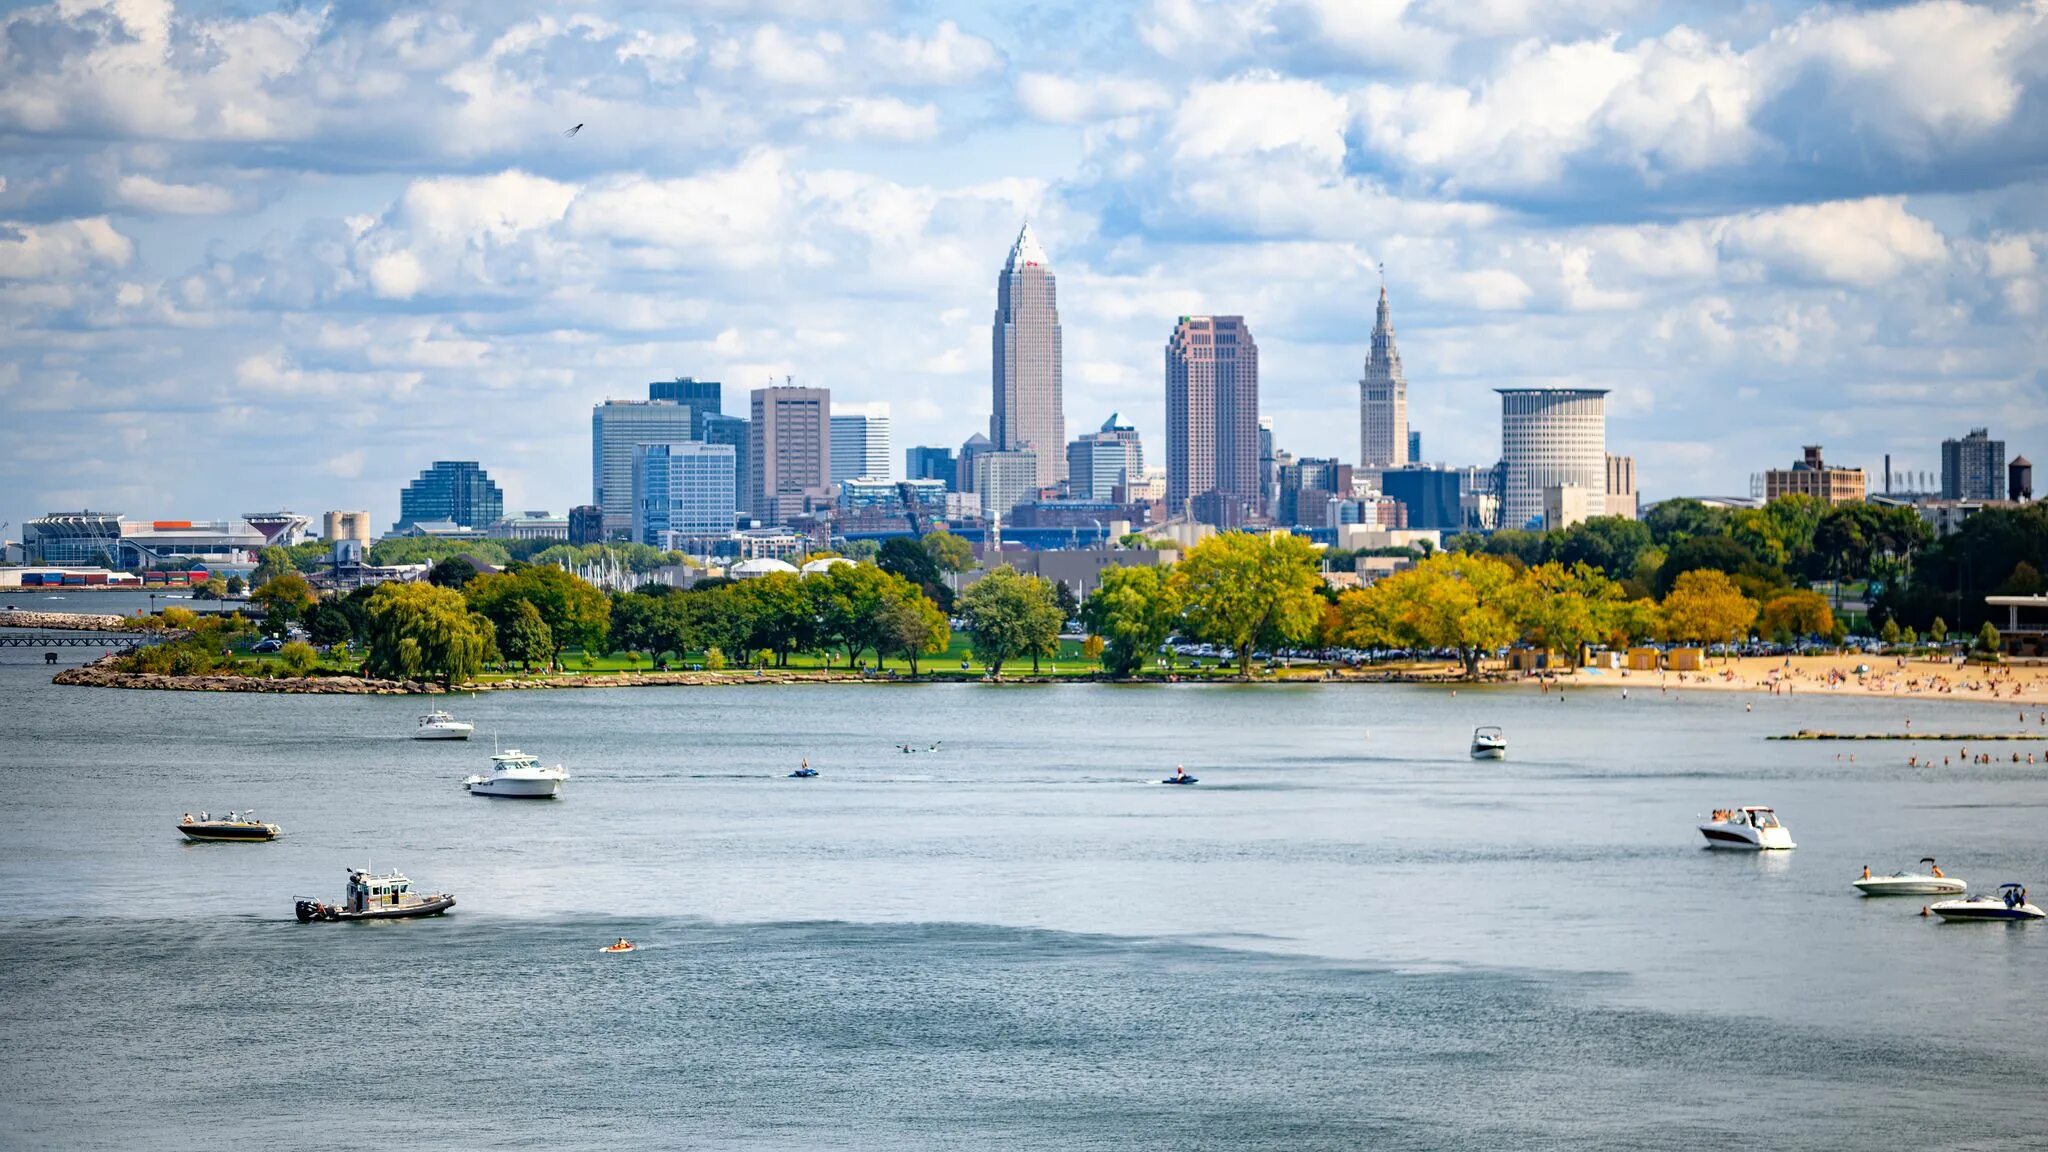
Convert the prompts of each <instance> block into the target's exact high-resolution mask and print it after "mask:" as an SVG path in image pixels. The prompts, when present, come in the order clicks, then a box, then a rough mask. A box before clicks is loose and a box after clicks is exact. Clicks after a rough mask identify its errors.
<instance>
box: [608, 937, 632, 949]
mask: <svg viewBox="0 0 2048 1152" xmlns="http://www.w3.org/2000/svg"><path fill="white" fill-rule="evenodd" d="M632 946H633V943H632V941H630V940H628V939H626V938H625V937H624V936H621V937H619V942H618V943H617V944H614V945H612V947H614V948H617V949H618V950H619V951H621V952H624V951H625V950H626V949H628V948H631V947H632Z"/></svg>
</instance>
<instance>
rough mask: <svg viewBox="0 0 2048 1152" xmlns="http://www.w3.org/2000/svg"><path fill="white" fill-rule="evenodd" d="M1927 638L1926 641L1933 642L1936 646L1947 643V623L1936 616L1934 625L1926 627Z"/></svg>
mask: <svg viewBox="0 0 2048 1152" xmlns="http://www.w3.org/2000/svg"><path fill="white" fill-rule="evenodd" d="M1927 636H1928V639H1930V640H1933V641H1934V642H1935V643H1936V644H1946V643H1948V621H1946V620H1943V619H1942V618H1941V617H1939V616H1936V617H1935V618H1934V623H1933V624H1932V625H1929V626H1928V629H1927Z"/></svg>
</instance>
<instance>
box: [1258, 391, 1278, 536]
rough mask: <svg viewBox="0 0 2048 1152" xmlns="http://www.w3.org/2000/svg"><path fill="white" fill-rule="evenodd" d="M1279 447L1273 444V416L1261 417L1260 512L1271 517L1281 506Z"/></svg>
mask: <svg viewBox="0 0 2048 1152" xmlns="http://www.w3.org/2000/svg"><path fill="white" fill-rule="evenodd" d="M1277 457H1278V449H1277V448H1276V447H1275V446H1274V444H1273V418H1272V417H1271V416H1261V417H1259V514H1260V515H1261V516H1267V517H1270V516H1272V515H1273V510H1274V509H1275V508H1278V507H1279V506H1280V471H1279V461H1278V458H1277Z"/></svg>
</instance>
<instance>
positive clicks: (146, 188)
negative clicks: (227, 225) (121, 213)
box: [114, 174, 235, 216]
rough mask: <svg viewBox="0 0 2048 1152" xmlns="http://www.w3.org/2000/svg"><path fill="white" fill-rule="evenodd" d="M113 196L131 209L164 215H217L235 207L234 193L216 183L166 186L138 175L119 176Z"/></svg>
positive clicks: (158, 181)
mask: <svg viewBox="0 0 2048 1152" xmlns="http://www.w3.org/2000/svg"><path fill="white" fill-rule="evenodd" d="M114 194H115V196H116V197H117V198H118V199H119V200H120V201H121V202H122V203H124V204H127V205H129V206H130V207H134V208H140V209H142V210H144V211H146V212H157V213H162V214H164V215H167V216H218V215H220V214H221V213H224V212H228V211H231V210H232V209H233V208H234V206H235V194H234V193H232V192H230V191H228V190H227V189H225V188H222V187H220V186H219V185H217V184H167V183H164V182H163V181H160V180H157V179H155V178H153V177H149V176H143V175H140V174H134V175H128V176H123V177H121V181H120V183H119V184H118V185H116V187H115V191H114Z"/></svg>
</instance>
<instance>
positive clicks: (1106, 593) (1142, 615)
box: [1081, 567, 1181, 676]
mask: <svg viewBox="0 0 2048 1152" xmlns="http://www.w3.org/2000/svg"><path fill="white" fill-rule="evenodd" d="M1180 610H1181V603H1180V591H1179V589H1178V588H1177V587H1176V586H1175V584H1174V581H1173V579H1172V572H1171V570H1170V569H1167V568H1153V567H1144V568H1109V569H1105V570H1104V571H1103V573H1102V584H1101V586H1100V587H1098V588H1096V589H1095V595H1093V596H1090V597H1088V602H1087V603H1085V604H1083V605H1081V623H1082V625H1083V626H1084V627H1086V628H1087V629H1088V630H1089V631H1090V632H1091V633H1093V634H1094V635H1096V636H1098V637H1100V638H1101V639H1102V641H1103V650H1102V654H1101V659H1102V670H1103V671H1104V672H1107V673H1109V674H1110V675H1111V676H1130V675H1133V674H1135V673H1137V672H1138V671H1139V670H1140V669H1142V668H1144V667H1145V665H1146V663H1147V662H1148V661H1150V660H1151V659H1152V657H1153V655H1154V654H1155V653H1157V652H1158V651H1159V646H1160V645H1162V644H1164V643H1166V638H1167V637H1168V636H1171V635H1173V627H1174V625H1175V624H1176V623H1177V622H1178V621H1179V620H1180Z"/></svg>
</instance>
